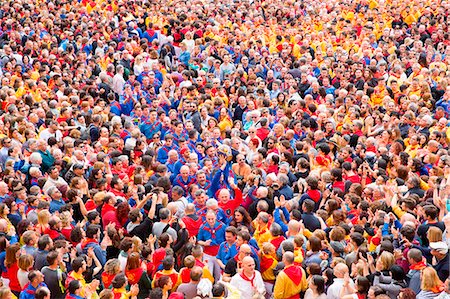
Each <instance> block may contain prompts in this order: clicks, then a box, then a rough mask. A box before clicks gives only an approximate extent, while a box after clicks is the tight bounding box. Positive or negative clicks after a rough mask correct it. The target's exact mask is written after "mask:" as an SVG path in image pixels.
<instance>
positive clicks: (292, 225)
mask: <svg viewBox="0 0 450 299" xmlns="http://www.w3.org/2000/svg"><path fill="white" fill-rule="evenodd" d="M299 232H300V222H298V221H297V220H291V221H289V224H288V233H289V236H296V235H297V234H298V233H299Z"/></svg>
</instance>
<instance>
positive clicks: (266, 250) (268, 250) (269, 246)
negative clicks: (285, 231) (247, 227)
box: [262, 242, 276, 254]
mask: <svg viewBox="0 0 450 299" xmlns="http://www.w3.org/2000/svg"><path fill="white" fill-rule="evenodd" d="M275 249H276V248H275V246H274V245H273V244H272V243H270V242H264V244H263V246H262V252H263V253H264V254H269V253H272V252H275Z"/></svg>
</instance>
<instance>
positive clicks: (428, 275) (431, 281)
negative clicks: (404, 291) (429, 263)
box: [420, 267, 442, 291]
mask: <svg viewBox="0 0 450 299" xmlns="http://www.w3.org/2000/svg"><path fill="white" fill-rule="evenodd" d="M421 280H422V283H421V284H420V289H421V290H423V291H431V290H432V289H434V288H435V287H437V286H439V285H440V284H442V282H441V280H440V279H439V276H438V275H437V272H436V270H434V268H433V267H426V268H424V269H423V270H422V278H421Z"/></svg>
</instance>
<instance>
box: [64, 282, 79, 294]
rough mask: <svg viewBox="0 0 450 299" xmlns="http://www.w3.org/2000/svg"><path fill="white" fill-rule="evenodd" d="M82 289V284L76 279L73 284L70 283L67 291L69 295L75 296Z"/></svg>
mask: <svg viewBox="0 0 450 299" xmlns="http://www.w3.org/2000/svg"><path fill="white" fill-rule="evenodd" d="M81 287H82V286H81V282H80V281H79V280H76V279H74V280H72V281H71V282H69V286H68V287H67V291H68V292H69V294H75V292H76V291H77V290H78V289H79V288H81Z"/></svg>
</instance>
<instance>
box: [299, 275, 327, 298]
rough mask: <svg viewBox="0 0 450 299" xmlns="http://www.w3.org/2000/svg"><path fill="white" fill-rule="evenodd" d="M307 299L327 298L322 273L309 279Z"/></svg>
mask: <svg viewBox="0 0 450 299" xmlns="http://www.w3.org/2000/svg"><path fill="white" fill-rule="evenodd" d="M304 298H305V299H326V298H327V294H325V279H324V278H323V277H322V276H320V275H313V276H312V277H311V278H310V279H309V288H308V289H307V290H306V293H305V297H304Z"/></svg>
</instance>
